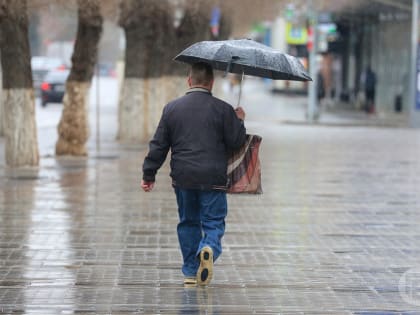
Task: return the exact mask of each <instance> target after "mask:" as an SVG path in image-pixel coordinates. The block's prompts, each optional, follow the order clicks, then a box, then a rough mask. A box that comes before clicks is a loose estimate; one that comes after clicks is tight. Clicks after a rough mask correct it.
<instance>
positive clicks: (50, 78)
mask: <svg viewBox="0 0 420 315" xmlns="http://www.w3.org/2000/svg"><path fill="white" fill-rule="evenodd" d="M69 72H70V71H69V70H52V71H50V72H48V73H47V75H46V76H45V79H44V81H43V82H42V84H41V104H42V106H43V107H45V106H47V104H48V103H61V102H62V101H63V96H64V92H65V91H66V80H67V77H68V76H69Z"/></svg>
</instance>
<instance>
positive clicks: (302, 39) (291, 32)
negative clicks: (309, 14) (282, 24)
mask: <svg viewBox="0 0 420 315" xmlns="http://www.w3.org/2000/svg"><path fill="white" fill-rule="evenodd" d="M286 42H287V43H288V44H290V45H306V44H307V43H308V31H307V30H306V27H301V26H295V25H293V24H292V23H290V22H288V23H287V24H286Z"/></svg>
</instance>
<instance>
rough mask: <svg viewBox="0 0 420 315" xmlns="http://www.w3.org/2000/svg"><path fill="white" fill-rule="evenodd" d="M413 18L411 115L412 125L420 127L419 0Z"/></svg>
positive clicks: (415, 5)
mask: <svg viewBox="0 0 420 315" xmlns="http://www.w3.org/2000/svg"><path fill="white" fill-rule="evenodd" d="M412 10H413V12H412V20H411V67H410V68H411V73H410V78H411V80H410V98H411V100H410V101H409V115H410V125H411V126H412V127H420V118H419V117H417V116H419V115H418V114H417V112H416V107H417V54H418V36H419V30H418V19H419V0H413V8H412Z"/></svg>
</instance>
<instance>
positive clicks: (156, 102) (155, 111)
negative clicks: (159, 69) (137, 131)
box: [149, 78, 166, 137]
mask: <svg viewBox="0 0 420 315" xmlns="http://www.w3.org/2000/svg"><path fill="white" fill-rule="evenodd" d="M149 82H150V83H149V136H150V137H151V136H153V134H154V133H155V131H156V128H157V126H158V124H159V120H160V117H161V115H162V109H163V107H164V106H165V105H166V104H165V98H166V97H165V96H166V91H165V87H164V86H163V84H162V82H163V81H162V78H150V79H149Z"/></svg>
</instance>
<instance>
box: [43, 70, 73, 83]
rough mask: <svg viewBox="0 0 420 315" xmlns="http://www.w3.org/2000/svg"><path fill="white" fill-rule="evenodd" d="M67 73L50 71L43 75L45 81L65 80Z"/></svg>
mask: <svg viewBox="0 0 420 315" xmlns="http://www.w3.org/2000/svg"><path fill="white" fill-rule="evenodd" d="M68 75H69V71H50V72H48V74H47V76H46V77H45V81H47V82H50V81H58V82H65V81H66V79H67V77H68Z"/></svg>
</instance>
